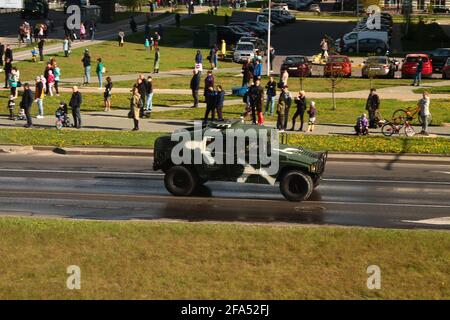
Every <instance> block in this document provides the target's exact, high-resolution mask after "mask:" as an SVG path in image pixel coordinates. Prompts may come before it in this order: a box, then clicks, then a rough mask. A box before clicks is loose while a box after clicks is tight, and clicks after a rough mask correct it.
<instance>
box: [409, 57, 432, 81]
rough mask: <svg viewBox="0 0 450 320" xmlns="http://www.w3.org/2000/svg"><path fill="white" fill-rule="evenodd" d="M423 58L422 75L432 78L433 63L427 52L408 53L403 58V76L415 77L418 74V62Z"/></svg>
mask: <svg viewBox="0 0 450 320" xmlns="http://www.w3.org/2000/svg"><path fill="white" fill-rule="evenodd" d="M419 58H422V63H423V64H422V77H423V78H431V76H432V75H433V64H432V63H431V59H430V57H429V56H428V55H427V54H422V53H417V54H408V55H407V56H406V58H405V59H404V60H403V65H402V78H413V77H414V76H415V75H416V68H417V62H418V61H419Z"/></svg>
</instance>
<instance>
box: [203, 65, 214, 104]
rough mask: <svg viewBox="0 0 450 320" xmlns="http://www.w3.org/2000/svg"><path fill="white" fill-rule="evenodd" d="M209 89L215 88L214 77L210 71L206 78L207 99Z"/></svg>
mask: <svg viewBox="0 0 450 320" xmlns="http://www.w3.org/2000/svg"><path fill="white" fill-rule="evenodd" d="M209 87H213V88H214V76H213V73H212V71H211V70H208V73H207V75H206V78H205V93H204V96H205V97H206V91H207V89H208V88H209Z"/></svg>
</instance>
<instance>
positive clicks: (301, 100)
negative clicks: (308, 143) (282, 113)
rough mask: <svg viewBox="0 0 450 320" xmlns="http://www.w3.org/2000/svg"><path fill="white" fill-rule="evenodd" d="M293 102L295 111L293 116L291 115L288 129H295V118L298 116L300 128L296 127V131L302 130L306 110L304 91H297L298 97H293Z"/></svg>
mask: <svg viewBox="0 0 450 320" xmlns="http://www.w3.org/2000/svg"><path fill="white" fill-rule="evenodd" d="M294 102H295V104H296V106H297V110H296V111H295V113H294V116H293V117H292V128H291V130H290V131H294V130H295V120H296V119H297V117H299V118H300V129H298V131H303V123H304V116H305V111H306V95H305V91H303V90H301V91H300V92H299V93H298V97H296V98H295V100H294Z"/></svg>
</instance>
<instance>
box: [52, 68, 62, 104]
mask: <svg viewBox="0 0 450 320" xmlns="http://www.w3.org/2000/svg"><path fill="white" fill-rule="evenodd" d="M53 74H54V75H55V91H56V95H57V96H59V81H61V68H60V67H58V65H56V64H55V67H54V68H53Z"/></svg>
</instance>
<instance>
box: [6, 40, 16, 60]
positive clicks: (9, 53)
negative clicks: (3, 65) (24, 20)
mask: <svg viewBox="0 0 450 320" xmlns="http://www.w3.org/2000/svg"><path fill="white" fill-rule="evenodd" d="M6 59H9V60H10V61H11V63H12V62H13V61H14V58H13V51H12V49H11V46H10V45H9V44H8V45H6V50H5V60H6Z"/></svg>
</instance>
